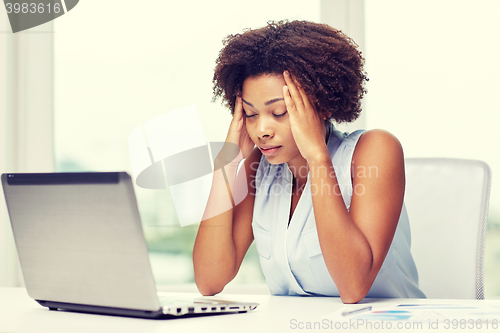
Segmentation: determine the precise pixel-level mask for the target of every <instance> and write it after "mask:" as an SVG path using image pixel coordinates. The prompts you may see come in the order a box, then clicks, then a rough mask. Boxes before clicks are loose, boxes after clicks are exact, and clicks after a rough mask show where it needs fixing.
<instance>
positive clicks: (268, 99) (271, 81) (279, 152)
mask: <svg viewBox="0 0 500 333" xmlns="http://www.w3.org/2000/svg"><path fill="white" fill-rule="evenodd" d="M285 85H286V83H285V80H284V79H283V76H282V75H279V74H263V75H260V76H257V77H249V78H247V79H246V80H245V81H244V82H243V88H242V98H243V112H244V116H245V118H246V119H245V121H246V127H247V131H248V134H249V135H250V138H251V139H252V141H253V142H254V143H255V145H256V146H257V147H259V149H260V151H261V152H262V153H263V154H264V155H265V156H266V158H267V160H268V161H269V163H271V164H280V163H285V162H288V163H289V164H290V162H292V163H293V162H294V160H296V159H298V160H297V161H299V160H303V157H302V155H300V153H299V149H298V148H297V145H296V144H295V140H294V139H293V136H292V131H291V128H290V120H289V118H288V117H289V115H288V112H287V109H286V105H285V101H284V99H283V86H285Z"/></svg>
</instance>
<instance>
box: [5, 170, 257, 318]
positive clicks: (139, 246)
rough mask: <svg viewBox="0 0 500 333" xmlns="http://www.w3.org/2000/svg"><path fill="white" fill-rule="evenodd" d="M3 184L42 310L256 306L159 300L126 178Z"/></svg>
mask: <svg viewBox="0 0 500 333" xmlns="http://www.w3.org/2000/svg"><path fill="white" fill-rule="evenodd" d="M2 186H3V190H4V194H5V199H6V202H7V208H8V212H9V216H10V221H11V225H12V229H13V234H14V240H15V243H16V248H17V252H18V255H19V260H20V264H21V270H22V273H23V277H24V281H25V285H26V290H27V292H28V295H29V296H30V297H31V298H33V299H35V300H36V301H37V302H38V303H40V304H41V305H42V306H45V307H48V308H49V309H51V310H58V309H61V310H69V311H78V312H88V313H99V314H110V315H119V316H131V317H141V318H177V317H179V316H197V315H206V314H222V313H238V312H247V311H249V310H253V309H255V307H256V306H257V305H258V304H257V303H238V302H227V301H223V300H218V299H214V298H212V297H209V298H202V297H200V298H199V299H178V300H172V299H162V298H160V297H159V296H158V294H157V291H156V286H155V281H154V278H153V273H152V270H151V264H150V261H149V254H148V249H147V244H146V240H145V238H144V233H143V229H142V223H141V219H140V216H139V210H138V207H137V201H136V197H135V193H134V188H133V183H132V179H131V177H130V176H129V175H128V174H127V173H126V172H87V173H23V174H22V173H9V174H2ZM172 270H175V267H172Z"/></svg>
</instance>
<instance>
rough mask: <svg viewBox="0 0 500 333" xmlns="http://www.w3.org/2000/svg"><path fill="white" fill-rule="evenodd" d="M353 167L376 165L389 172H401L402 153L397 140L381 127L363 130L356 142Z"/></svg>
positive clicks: (402, 169) (402, 167) (402, 163)
mask: <svg viewBox="0 0 500 333" xmlns="http://www.w3.org/2000/svg"><path fill="white" fill-rule="evenodd" d="M352 166H353V167H358V168H359V167H376V168H381V169H385V170H387V171H389V172H398V171H399V172H403V174H404V154H403V147H402V146H401V143H400V142H399V140H398V139H397V138H396V137H395V136H394V135H393V134H391V133H389V132H388V131H385V130H381V129H374V130H369V131H366V132H364V133H363V134H362V135H361V136H360V138H359V140H358V143H357V144H356V147H355V149H354V153H353V157H352Z"/></svg>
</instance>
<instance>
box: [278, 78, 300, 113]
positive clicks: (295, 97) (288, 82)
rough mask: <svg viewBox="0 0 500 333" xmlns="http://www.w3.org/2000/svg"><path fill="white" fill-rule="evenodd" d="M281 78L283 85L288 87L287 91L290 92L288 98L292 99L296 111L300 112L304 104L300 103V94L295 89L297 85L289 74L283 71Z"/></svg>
mask: <svg viewBox="0 0 500 333" xmlns="http://www.w3.org/2000/svg"><path fill="white" fill-rule="evenodd" d="M283 77H284V78H285V83H286V85H287V87H288V90H289V92H290V96H291V98H292V99H293V102H294V103H295V105H296V106H297V111H301V110H300V109H301V106H303V105H304V102H303V101H302V96H301V95H300V92H299V91H298V89H297V85H296V83H295V82H294V80H293V79H292V76H291V74H290V72H288V71H285V72H284V73H283Z"/></svg>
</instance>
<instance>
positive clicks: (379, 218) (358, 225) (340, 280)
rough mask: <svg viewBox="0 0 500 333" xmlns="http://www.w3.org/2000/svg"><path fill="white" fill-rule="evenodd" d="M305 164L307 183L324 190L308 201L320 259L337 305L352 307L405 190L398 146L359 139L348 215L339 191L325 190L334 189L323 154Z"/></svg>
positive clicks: (370, 135)
mask: <svg viewBox="0 0 500 333" xmlns="http://www.w3.org/2000/svg"><path fill="white" fill-rule="evenodd" d="M308 162H309V164H310V166H312V167H311V175H312V177H311V184H316V186H317V188H319V189H321V188H323V189H326V190H325V191H318V193H317V194H315V195H313V196H312V200H313V208H314V214H315V217H316V227H317V231H318V238H319V242H320V246H321V250H322V253H323V258H324V259H325V263H326V266H327V268H328V271H329V272H330V275H331V276H332V278H333V280H334V281H335V284H336V285H337V287H338V289H339V293H340V296H341V298H342V301H343V302H345V303H356V302H358V301H360V300H361V299H363V298H364V297H365V296H366V294H367V293H368V291H369V290H370V288H371V286H372V284H373V281H374V280H375V277H376V276H377V274H378V272H379V270H380V267H381V266H382V264H383V262H384V259H385V256H386V254H387V251H388V250H389V247H390V246H391V242H392V238H393V236H394V232H395V230H396V227H397V223H398V220H399V216H400V214H401V207H402V204H403V197H404V188H405V176H404V158H403V151H402V148H401V145H400V143H399V141H398V140H397V139H396V138H395V137H394V136H392V135H391V134H390V133H388V132H385V131H381V130H373V131H369V132H366V133H364V134H363V135H362V136H361V137H360V139H359V142H358V144H357V146H356V149H355V151H354V155H353V161H352V163H353V168H352V176H353V180H352V181H353V195H352V198H351V206H350V210H349V211H347V209H346V207H345V204H344V201H343V199H342V196H341V195H340V194H339V191H328V189H334V188H338V187H335V186H338V183H337V179H336V177H335V171H334V169H333V166H332V162H331V159H330V156H329V155H328V153H326V156H325V155H320V154H318V155H317V157H316V158H311V159H310V161H308ZM313 168H315V169H316V170H314V171H313V170H312V169H313ZM326 171H328V172H326ZM312 186H313V185H312ZM322 186H323V187H322Z"/></svg>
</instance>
